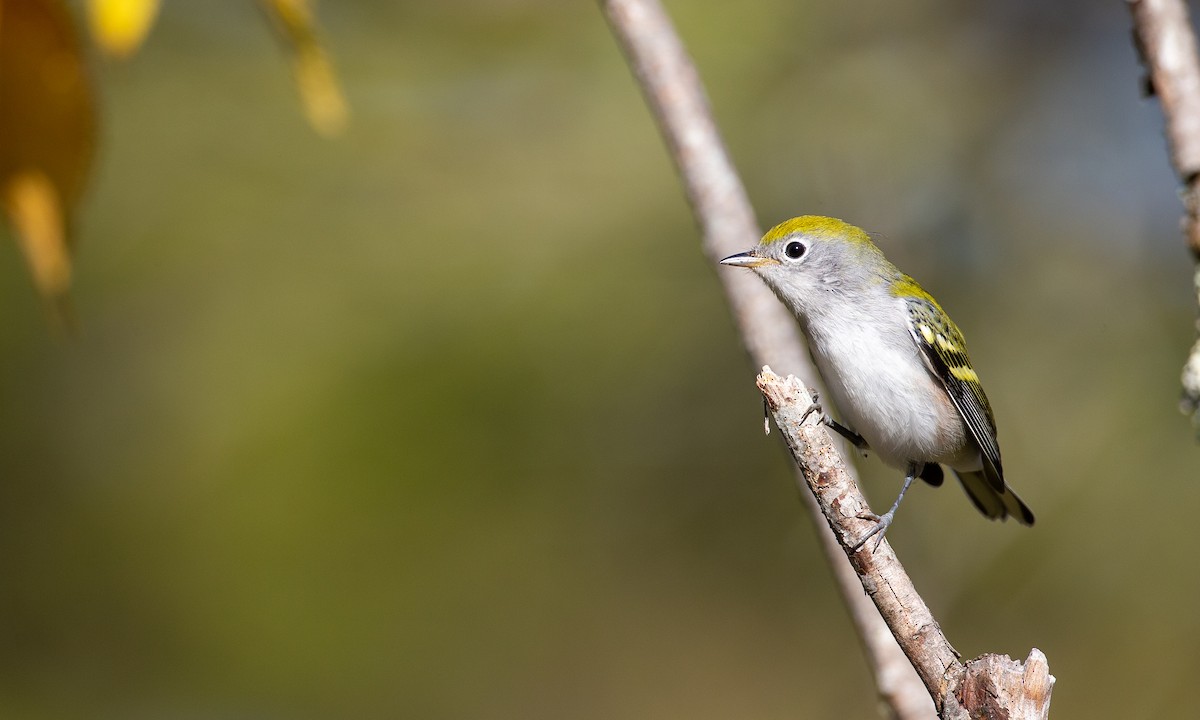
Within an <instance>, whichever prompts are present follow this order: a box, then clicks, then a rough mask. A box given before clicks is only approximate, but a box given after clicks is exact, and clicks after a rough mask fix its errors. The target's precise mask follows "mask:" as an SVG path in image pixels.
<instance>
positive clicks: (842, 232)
mask: <svg viewBox="0 0 1200 720" xmlns="http://www.w3.org/2000/svg"><path fill="white" fill-rule="evenodd" d="M796 233H799V234H801V235H804V236H806V237H811V238H840V239H842V240H845V241H846V242H848V243H852V244H865V245H870V246H872V247H873V246H874V243H872V242H871V236H870V235H868V234H867V231H866V230H863V229H862V228H860V227H857V226H855V225H851V224H850V223H848V222H845V221H844V220H838V219H837V218H831V217H824V216H822V215H801V216H800V217H794V218H792V219H791V220H784V221H783V222H781V223H779V224H778V225H776V226H775V227H773V228H771V229H770V230H768V231H767V234H766V235H763V238H762V240H761V241H760V242H759V244H760V245H770V244H772V243H777V242H779V241H780V240H782V239H784V238H785V237H788V236H789V235H794V234H796Z"/></svg>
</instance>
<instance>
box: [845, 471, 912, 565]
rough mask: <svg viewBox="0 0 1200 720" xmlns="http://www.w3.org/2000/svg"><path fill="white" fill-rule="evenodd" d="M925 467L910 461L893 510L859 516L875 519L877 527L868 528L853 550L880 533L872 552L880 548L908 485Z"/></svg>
mask: <svg viewBox="0 0 1200 720" xmlns="http://www.w3.org/2000/svg"><path fill="white" fill-rule="evenodd" d="M924 467H925V463H919V462H912V461H910V462H909V463H908V472H907V473H906V474H905V477H904V487H902V488H900V495H899V496H898V497H897V498H896V502H894V503H892V509H891V510H888V511H887V512H885V513H884V514H883V515H875V514H874V513H872V514H871V515H868V516H865V517H864V516H861V515H860V516H859V517H863V519H864V520H875V527H873V528H871V529H870V530H868V531H867V534H866V535H863V536H862V538H860V539H859V541H858V542H856V543H854V545H853V547H851V548H850V549H851V550H852V551H854V552H858V549H859V548H861V547H862V546H863V545H865V544H866V542H867V541H868V540H870V539H871V537H872V536H874V535H878V536H879V538H878V539H877V540H876V541H875V548H874V549H873V550H872V551H871V552H875V550H878V549H879V545H880V544H881V543H882V542H883V534H884V533H886V532H887V529H888V526H890V525H891V524H892V520H893V519H895V517H896V508H898V507H900V501H901V500H903V499H904V493H906V492H908V486H909V485H912V484H913V481H914V480H916V479H917V476H918V475H920V474H921V470H922V469H923V468H924Z"/></svg>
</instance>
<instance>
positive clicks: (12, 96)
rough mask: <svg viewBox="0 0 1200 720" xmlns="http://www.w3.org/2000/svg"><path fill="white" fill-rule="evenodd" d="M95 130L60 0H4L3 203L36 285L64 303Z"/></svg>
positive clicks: (0, 22) (0, 18)
mask: <svg viewBox="0 0 1200 720" xmlns="http://www.w3.org/2000/svg"><path fill="white" fill-rule="evenodd" d="M94 135H95V115H94V107H93V99H92V89H91V85H90V78H89V77H88V75H87V71H86V68H85V66H84V62H83V56H82V53H81V50H80V45H79V41H78V38H77V37H76V35H75V32H74V28H73V26H72V24H71V17H70V15H69V14H68V12H67V10H66V8H65V6H64V5H63V3H62V2H60V1H58V0H0V202H2V203H3V210H4V211H5V213H7V215H8V218H9V220H10V222H11V223H12V225H13V228H14V230H15V232H16V235H17V241H18V243H19V244H20V245H21V248H22V250H23V251H24V253H25V256H26V258H27V260H28V262H29V266H30V270H31V272H32V274H33V277H34V283H35V285H36V286H37V288H38V290H39V291H40V292H41V293H42V294H43V295H44V296H46V297H47V298H48V299H53V300H55V301H59V302H61V301H62V300H63V299H64V298H65V293H66V290H67V287H68V285H69V283H70V278H71V261H70V252H69V233H68V230H69V227H70V213H71V210H72V209H73V208H74V207H75V204H76V203H77V202H78V201H79V198H80V196H81V195H82V194H83V188H84V185H85V183H86V181H87V177H88V174H89V171H90V170H91V164H92V154H93V145H94Z"/></svg>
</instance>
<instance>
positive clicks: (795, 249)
mask: <svg viewBox="0 0 1200 720" xmlns="http://www.w3.org/2000/svg"><path fill="white" fill-rule="evenodd" d="M805 249H806V248H805V247H804V243H802V242H796V241H795V240H793V241H792V242H790V243H788V244H787V247H785V248H784V249H783V254H784V255H787V256H788V257H790V258H791V259H793V260H799V259H800V257H801V256H802V255H804V251H805Z"/></svg>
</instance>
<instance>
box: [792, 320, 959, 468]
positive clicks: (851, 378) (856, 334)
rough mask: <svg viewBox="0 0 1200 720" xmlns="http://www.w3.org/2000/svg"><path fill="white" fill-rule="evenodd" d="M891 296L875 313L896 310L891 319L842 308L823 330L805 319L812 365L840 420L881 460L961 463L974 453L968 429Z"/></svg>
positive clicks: (902, 463)
mask: <svg viewBox="0 0 1200 720" xmlns="http://www.w3.org/2000/svg"><path fill="white" fill-rule="evenodd" d="M889 300H890V302H888V303H887V305H888V307H886V308H878V307H877V308H876V310H884V311H885V312H884V314H885V316H886V315H887V314H888V312H889V311H892V310H895V311H896V312H895V314H893V315H892V316H891V317H887V318H886V320H890V322H881V320H884V319H885V318H881V317H879V316H878V314H875V315H874V316H873V317H872V318H871V319H870V320H868V319H867V318H866V317H864V316H863V313H862V311H861V309H855V308H845V309H844V310H843V311H836V310H835V311H834V312H833V313H832V314H826V315H825V317H824V318H823V321H822V322H821V323H819V325H820V327H821V331H820V332H812V331H811V329H810V328H812V326H813V323H806V325H807V326H808V327H806V328H805V329H806V334H808V336H809V343H810V347H811V349H812V354H813V359H814V360H815V361H816V364H817V369H818V370H820V372H821V377H822V378H824V380H825V384H826V385H827V386H828V389H829V392H830V394H831V395H832V396H833V398H832V399H833V401H834V403H835V404H836V405H837V409H838V411H839V412H840V413H841V415H842V419H843V421H844V422H845V423H846V424H848V425H849V426H850V427H851V428H852V429H854V430H855V431H856V432H857V433H858V434H860V435H862V436H863V438H864V439H865V440H866V441H867V443H868V444H869V445H870V446H871V449H872V450H874V451H875V452H876V453H877V454H878V455H879V457H880V459H882V460H883V461H884V462H886V463H888V464H889V465H892V466H895V467H904V466H905V465H906V464H907V463H908V461H910V460H916V461H922V462H944V463H947V464H949V465H952V466H954V465H962V464H963V462H964V461H967V460H968V458H966V457H965V455H970V454H971V453H972V452H973V449H971V448H968V447H967V446H968V442H967V440H966V427H965V425H964V424H963V422H962V419H961V418H960V417H959V415H958V412H957V411H956V410H955V409H954V406H953V405H952V404H951V403H950V400H949V398H948V397H947V396H946V393H945V390H944V389H943V388H942V386H941V383H940V381H938V380H937V379H936V378H935V377H934V376H933V375H932V373H931V372H930V371H929V370H928V369H927V368H926V366H925V362H924V360H923V359H922V357H921V355H920V350H919V349H918V348H917V345H916V342H915V341H914V340H913V338H912V337H911V335H910V334H909V331H908V317H907V311H906V310H905V308H904V305H903V302H904V301H903V300H899V299H889Z"/></svg>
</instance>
